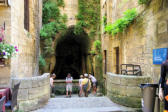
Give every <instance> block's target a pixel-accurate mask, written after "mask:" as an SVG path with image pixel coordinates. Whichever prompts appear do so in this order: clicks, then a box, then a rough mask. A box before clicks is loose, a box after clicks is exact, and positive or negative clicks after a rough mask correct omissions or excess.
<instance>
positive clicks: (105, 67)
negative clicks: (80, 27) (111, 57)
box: [104, 50, 107, 74]
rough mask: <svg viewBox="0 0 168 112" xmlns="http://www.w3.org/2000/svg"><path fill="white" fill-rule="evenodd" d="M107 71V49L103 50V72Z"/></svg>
mask: <svg viewBox="0 0 168 112" xmlns="http://www.w3.org/2000/svg"><path fill="white" fill-rule="evenodd" d="M106 72H107V50H104V74H106Z"/></svg>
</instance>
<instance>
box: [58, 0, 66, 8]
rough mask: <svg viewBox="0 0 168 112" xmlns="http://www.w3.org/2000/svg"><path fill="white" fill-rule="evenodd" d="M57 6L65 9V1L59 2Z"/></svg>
mask: <svg viewBox="0 0 168 112" xmlns="http://www.w3.org/2000/svg"><path fill="white" fill-rule="evenodd" d="M57 5H58V6H59V7H64V6H65V4H64V0H57Z"/></svg>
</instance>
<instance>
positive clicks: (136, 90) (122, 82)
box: [106, 72, 151, 108]
mask: <svg viewBox="0 0 168 112" xmlns="http://www.w3.org/2000/svg"><path fill="white" fill-rule="evenodd" d="M106 81H107V82H106V89H107V90H106V91H107V96H108V97H109V98H110V99H111V100H112V101H114V102H116V103H119V104H121V105H125V106H129V107H134V108H140V107H141V89H140V87H139V85H140V84H142V83H150V81H151V79H150V77H147V76H127V75H117V74H113V73H110V72H108V73H107V75H106Z"/></svg>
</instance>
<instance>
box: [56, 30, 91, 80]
mask: <svg viewBox="0 0 168 112" xmlns="http://www.w3.org/2000/svg"><path fill="white" fill-rule="evenodd" d="M88 48H89V38H88V35H87V33H85V32H84V31H83V32H82V33H80V34H79V35H76V34H75V33H74V27H70V28H68V29H67V31H66V32H65V33H63V34H62V35H61V36H60V38H59V39H58V40H57V45H56V50H55V53H56V54H55V57H56V64H55V67H54V71H53V72H54V73H56V74H57V79H65V78H66V75H67V73H71V75H72V77H73V78H74V79H78V78H79V76H80V74H82V73H84V72H86V69H87V68H86V67H87V65H86V64H87V63H86V60H87V54H88Z"/></svg>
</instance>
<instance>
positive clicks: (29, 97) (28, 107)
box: [11, 73, 50, 112]
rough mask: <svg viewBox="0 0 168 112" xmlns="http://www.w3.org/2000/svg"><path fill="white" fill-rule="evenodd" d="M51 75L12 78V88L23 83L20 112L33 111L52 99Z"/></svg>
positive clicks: (19, 99) (21, 86)
mask: <svg viewBox="0 0 168 112" xmlns="http://www.w3.org/2000/svg"><path fill="white" fill-rule="evenodd" d="M49 78H50V74H49V73H45V74H43V75H42V76H36V77H30V78H12V79H11V84H12V88H13V87H14V84H17V83H18V82H21V84H20V87H19V92H18V98H17V100H18V106H19V110H23V111H24V112H26V111H32V110H36V109H38V108H41V107H42V106H44V105H45V104H46V103H47V102H48V99H49V98H50V83H49Z"/></svg>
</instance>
